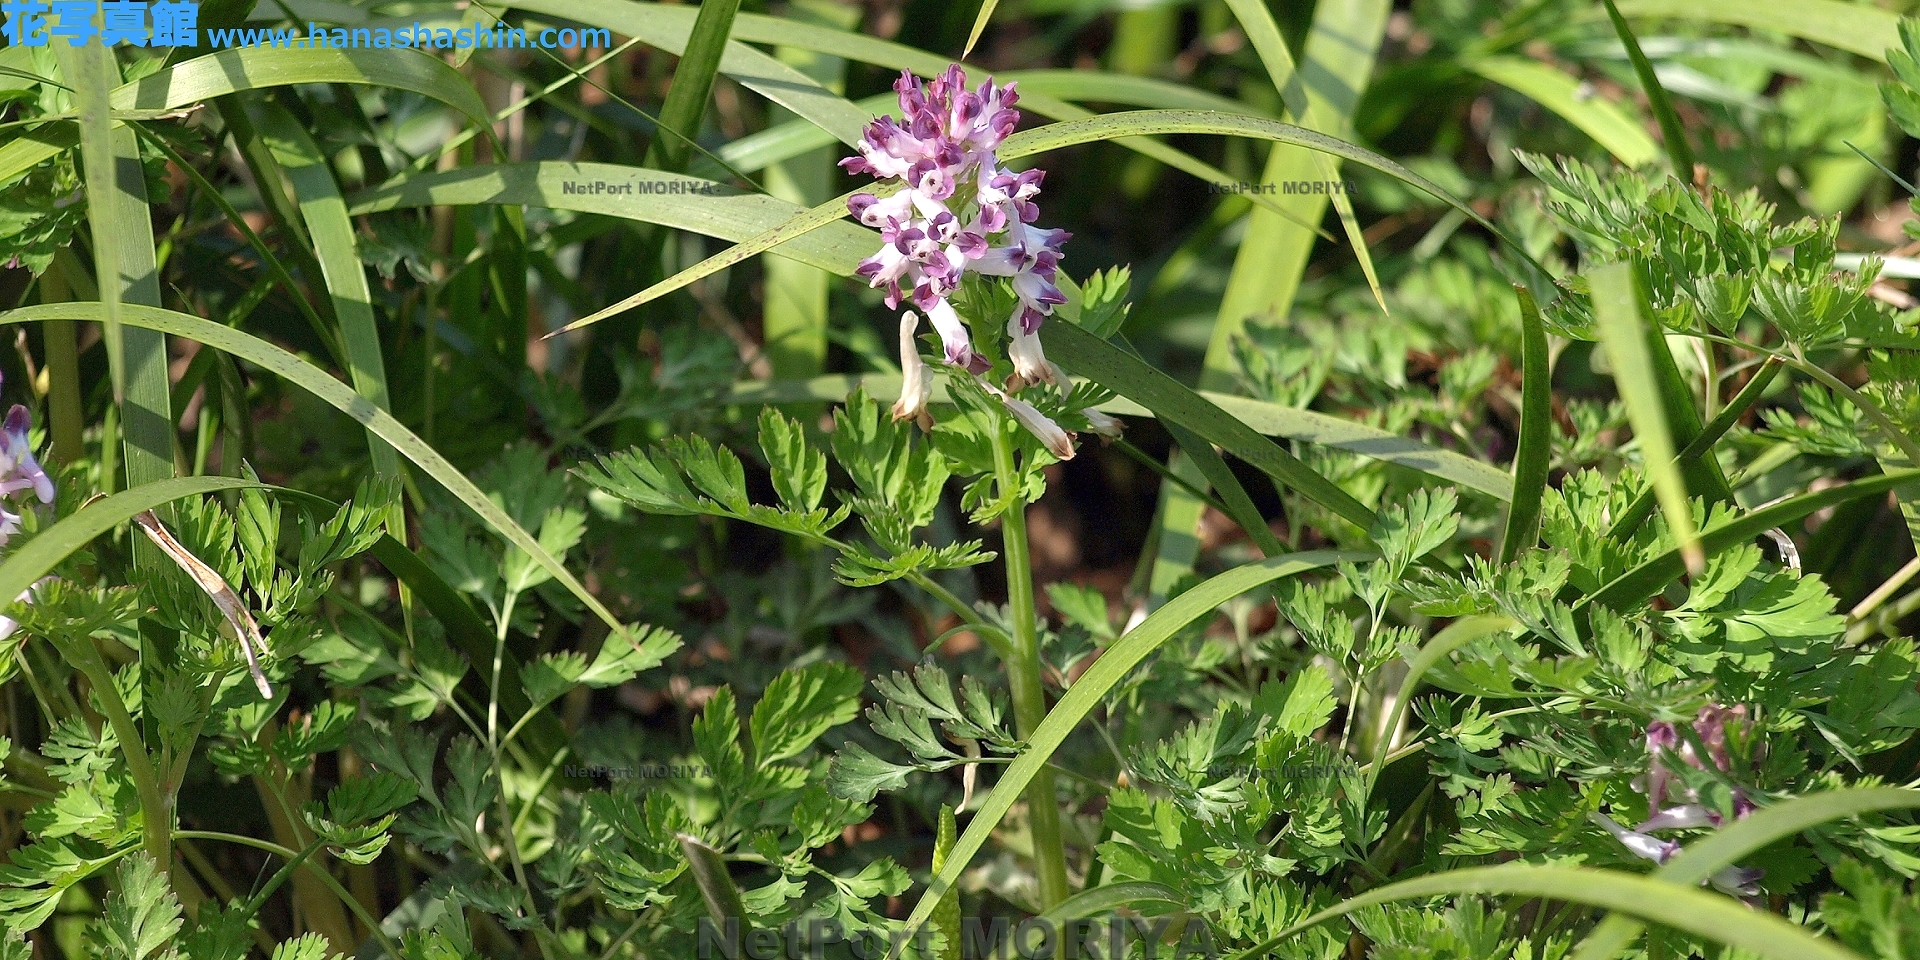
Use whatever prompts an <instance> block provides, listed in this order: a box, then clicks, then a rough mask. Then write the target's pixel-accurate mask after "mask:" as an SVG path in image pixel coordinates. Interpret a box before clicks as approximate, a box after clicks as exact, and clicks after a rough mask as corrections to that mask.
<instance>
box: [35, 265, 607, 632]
mask: <svg viewBox="0 0 1920 960" xmlns="http://www.w3.org/2000/svg"><path fill="white" fill-rule="evenodd" d="M99 314H100V305H99V304H97V303H48V304H39V305H37V306H31V307H22V308H20V309H17V310H12V311H9V312H6V313H0V323H30V322H34V321H39V320H98V319H99ZM122 319H123V320H124V321H125V322H126V323H127V325H128V326H130V327H140V328H143V329H147V330H153V331H157V332H160V333H165V334H169V335H171V336H176V337H185V338H187V339H188V340H192V341H194V342H196V343H200V344H203V345H205V346H208V347H212V348H213V349H215V350H220V351H222V352H224V353H228V354H232V355H233V356H235V357H238V358H240V359H242V360H245V361H247V362H248V363H251V364H253V365H254V366H257V367H260V368H261V369H263V370H266V371H267V372H269V373H272V374H273V375H275V376H278V377H280V378H282V379H284V380H286V381H288V382H290V383H292V384H293V385H294V386H296V387H299V388H300V389H302V390H305V391H306V392H308V393H310V394H312V395H313V396H314V397H315V398H316V399H319V400H321V401H323V402H325V403H326V404H327V405H329V406H331V407H333V408H334V409H336V410H339V411H340V412H342V413H344V414H346V415H347V416H349V417H352V418H353V419H354V420H355V421H356V422H358V423H360V424H361V425H362V426H364V427H366V428H367V429H368V430H369V431H370V432H372V433H373V434H374V435H375V436H378V437H379V438H380V439H382V440H385V441H386V442H387V443H389V444H392V445H393V446H394V448H395V449H397V450H399V451H400V453H401V454H402V455H404V456H405V457H406V458H407V459H408V460H411V461H413V464H414V465H415V466H417V467H419V468H420V470H421V472H423V473H425V474H426V475H427V476H430V477H432V478H433V479H434V480H436V481H438V482H439V484H440V485H441V486H443V487H445V488H446V489H447V491H448V492H449V493H452V494H453V495H454V497H455V498H457V499H458V500H459V501H460V502H461V503H463V504H466V506H467V507H468V508H469V509H471V510H472V511H473V512H474V513H475V514H476V515H478V516H479V518H480V520H481V521H482V522H484V523H485V524H486V525H487V526H489V527H491V528H493V530H494V532H495V533H498V534H499V535H500V536H501V537H502V538H504V539H505V540H506V541H507V542H509V543H511V544H513V545H514V546H515V547H518V548H519V549H521V550H522V551H524V552H525V553H526V554H527V556H529V557H531V558H532V559H533V561H534V562H535V563H537V564H539V565H540V567H541V568H542V569H544V570H546V571H547V572H548V573H550V574H552V575H553V578H554V580H556V581H558V582H559V583H560V585H561V586H562V587H564V588H566V590H567V591H568V592H570V593H572V594H573V595H574V596H576V597H578V598H579V599H580V602H581V603H583V604H585V605H586V607H587V609H588V610H590V611H592V612H593V614H594V616H596V617H599V618H600V619H601V620H602V621H603V622H605V623H606V624H607V625H608V626H610V627H612V628H613V629H614V631H615V632H616V633H621V632H623V631H624V630H625V627H624V626H623V625H622V624H621V623H620V621H619V619H618V618H617V617H615V616H614V615H613V611H611V610H609V609H607V607H606V605H605V604H603V603H601V602H600V598H598V597H596V596H594V595H593V593H592V592H591V591H589V590H588V589H587V588H586V585H585V584H582V583H581V582H580V581H579V580H578V579H577V578H575V577H574V575H573V574H572V573H571V572H569V571H568V570H567V568H566V566H565V565H564V564H562V563H561V562H560V561H559V560H558V559H557V558H555V557H554V556H553V554H552V553H550V552H548V551H547V549H546V548H545V547H542V546H541V545H540V542H539V541H538V540H536V539H534V537H533V535H532V534H530V533H528V532H527V531H526V529H525V528H524V527H521V526H520V525H519V524H518V523H516V522H515V521H514V519H513V518H512V517H511V516H508V515H507V513H506V511H504V510H502V509H501V508H500V507H499V505H497V504H495V503H494V502H493V501H492V500H491V499H490V498H488V496H487V495H486V493H485V492H484V491H482V490H481V489H480V488H479V487H477V486H475V485H474V483H473V481H471V480H469V479H467V477H466V474H464V473H462V472H461V471H460V469H459V468H457V467H455V466H454V465H453V464H452V463H449V462H448V461H447V459H446V458H445V457H443V456H441V455H440V452H439V451H437V450H435V449H433V447H431V446H429V445H428V444H427V443H426V442H425V441H423V440H421V439H420V438H419V437H418V436H417V435H415V434H414V433H413V431H411V430H408V429H407V428H406V427H405V426H404V425H403V424H401V423H400V421H398V420H395V419H394V418H393V416H392V415H391V414H389V413H387V412H386V411H384V410H381V409H380V408H378V407H376V406H374V405H373V404H371V403H369V402H367V399H366V398H365V397H362V396H360V395H359V394H357V393H355V392H353V390H352V388H350V387H348V386H347V385H346V384H343V383H341V382H340V381H338V380H335V379H334V378H333V377H331V376H329V375H328V374H327V373H326V371H324V370H321V369H320V368H318V367H316V366H314V365H312V364H310V363H308V362H306V361H304V360H302V359H300V358H299V357H297V356H295V355H293V354H292V353H289V352H287V351H286V350H283V349H281V348H280V347H277V346H275V345H273V344H271V343H268V342H267V341H265V340H262V339H260V338H259V337H255V336H253V335H251V334H248V333H243V332H241V331H239V330H235V329H232V328H231V327H227V326H223V325H221V324H219V323H215V322H213V321H211V320H203V319H201V318H199V317H195V316H189V315H187V314H184V313H176V312H174V311H172V310H162V309H159V308H157V307H145V306H134V305H132V304H129V305H127V306H126V308H125V309H124V311H123V315H122Z"/></svg>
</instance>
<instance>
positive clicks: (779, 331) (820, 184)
mask: <svg viewBox="0 0 1920 960" xmlns="http://www.w3.org/2000/svg"><path fill="white" fill-rule="evenodd" d="M787 15H788V16H790V17H794V18H798V19H814V20H830V22H831V23H833V24H834V25H837V26H840V27H852V26H854V25H856V24H858V23H859V20H860V16H861V14H860V11H859V10H858V9H857V8H855V7H850V6H840V5H833V4H814V5H805V4H795V5H793V6H791V7H789V8H788V11H787ZM774 55H775V56H776V57H777V58H779V59H780V61H781V62H783V63H786V64H788V65H790V66H792V67H793V68H794V69H795V70H798V71H800V72H801V73H803V74H806V75H807V77H808V78H809V79H811V80H813V81H814V82H815V83H818V84H820V85H821V86H823V87H825V88H827V89H828V90H831V91H833V92H834V93H843V92H844V91H845V87H846V83H845V80H846V77H845V75H846V69H847V62H846V60H844V59H842V58H840V57H836V56H833V55H831V54H824V53H817V52H814V51H811V50H797V49H794V48H791V47H781V48H778V49H776V50H775V51H774ZM769 113H770V115H769V117H768V120H767V122H768V124H769V125H770V126H777V125H779V124H778V123H777V121H778V120H779V119H780V118H783V117H786V118H791V119H790V120H788V122H789V123H794V124H801V125H805V126H808V127H811V126H813V124H812V122H811V121H809V120H807V119H805V118H804V117H794V116H793V114H792V112H791V111H788V110H786V109H784V108H779V107H775V108H772V109H771V110H770V111H769ZM821 132H822V134H824V131H821ZM837 146H838V144H837V143H836V142H835V141H834V140H832V139H827V140H824V141H822V142H820V143H819V144H818V145H817V146H816V147H815V148H814V149H812V150H810V151H807V152H805V153H802V154H798V155H795V156H793V157H790V158H785V159H783V160H782V161H781V162H780V163H776V164H772V165H769V166H766V168H765V169H766V173H765V175H764V177H763V182H764V186H765V188H766V191H767V192H768V193H770V194H772V195H774V196H777V197H780V198H781V199H783V200H788V201H791V202H792V203H795V204H801V205H806V206H812V205H813V204H817V203H819V202H821V201H823V200H825V199H827V198H828V197H830V196H832V195H833V186H834V175H835V173H836V172H837V171H838V168H837V167H836V166H835V162H836V161H837V160H838V159H839V157H838V156H837V153H838V152H839V151H837V150H835V149H834V148H835V147H837ZM763 269H764V270H765V271H766V285H765V290H766V302H765V304H764V306H763V308H762V310H761V314H760V326H761V335H760V342H761V349H762V350H764V351H765V352H766V356H767V361H768V366H769V367H770V368H771V369H770V371H769V372H771V374H772V375H773V376H775V377H782V378H788V377H811V376H816V375H818V374H819V373H820V372H821V370H822V369H824V368H825V365H826V359H827V334H828V327H829V315H828V308H829V298H830V295H831V291H832V288H833V278H832V274H830V273H828V272H827V271H823V270H821V269H819V268H817V267H808V266H803V265H800V264H797V263H794V262H793V261H791V260H788V259H786V258H784V257H775V258H773V259H771V260H768V261H767V262H766V264H765V265H764V267H763Z"/></svg>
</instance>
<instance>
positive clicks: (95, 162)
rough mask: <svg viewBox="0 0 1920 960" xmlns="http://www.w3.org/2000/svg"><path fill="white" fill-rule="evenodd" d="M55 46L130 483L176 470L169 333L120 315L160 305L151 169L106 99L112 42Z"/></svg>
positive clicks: (148, 553) (144, 551) (139, 549)
mask: <svg viewBox="0 0 1920 960" xmlns="http://www.w3.org/2000/svg"><path fill="white" fill-rule="evenodd" d="M53 46H54V52H55V55H56V56H58V57H59V58H60V67H61V70H62V72H64V73H66V74H67V75H68V76H69V77H72V78H74V79H75V80H76V81H77V82H76V83H75V87H76V88H77V89H78V95H79V99H80V104H81V115H82V121H81V124H80V137H81V141H82V144H83V145H82V148H81V159H82V161H83V169H84V170H85V174H86V181H87V204H88V207H87V219H88V221H89V223H90V224H91V226H92V231H93V256H94V270H95V273H96V274H97V276H96V278H95V284H96V286H97V288H98V290H99V294H100V304H99V306H100V313H101V315H100V316H99V317H98V318H97V319H99V320H100V321H101V322H102V325H103V326H104V327H105V328H106V331H107V335H108V337H109V338H110V339H109V341H108V343H107V347H108V358H107V359H108V363H109V366H110V368H112V370H113V379H114V384H113V386H114V399H115V401H116V404H117V405H118V406H119V407H120V424H121V444H122V447H123V450H124V459H123V461H122V469H123V470H124V471H125V473H126V477H127V488H128V489H133V488H134V487H138V486H141V485H143V484H147V483H152V482H154V481H157V480H165V479H168V478H170V477H172V476H173V475H174V450H173V447H174V422H173V413H172V397H171V396H170V391H169V385H168V377H167V341H166V338H165V337H164V336H161V335H160V334H158V333H155V332H152V331H147V330H139V331H134V330H128V329H126V327H125V325H124V323H123V322H122V321H123V320H124V315H125V312H126V309H127V307H129V306H133V305H143V306H150V307H158V306H159V305H160V269H159V266H158V264H157V263H156V262H155V258H154V245H153V219H152V214H151V213H150V212H149V210H148V208H147V178H146V174H145V172H144V171H143V170H142V169H141V166H140V145H139V143H138V141H137V140H136V139H135V137H134V134H133V130H132V129H131V128H129V127H125V126H120V127H114V126H112V120H111V118H109V117H108V116H107V112H106V109H105V108H104V106H103V101H104V100H106V99H107V98H108V94H107V90H108V88H109V87H110V86H111V85H112V84H113V83H115V82H117V81H118V80H119V77H120V74H119V69H120V68H119V64H118V62H117V61H116V60H115V59H114V56H113V52H112V50H111V48H108V47H104V46H100V45H97V44H94V45H89V46H85V47H77V48H76V47H71V46H68V45H65V44H54V45H53ZM116 351H117V352H116ZM134 556H135V558H136V561H137V563H138V564H139V565H140V566H141V567H142V568H146V567H147V566H149V565H150V564H158V563H160V562H162V557H161V556H160V555H159V553H158V552H156V551H155V550H154V549H153V548H151V547H150V546H148V545H145V544H140V545H138V546H136V547H135V551H134Z"/></svg>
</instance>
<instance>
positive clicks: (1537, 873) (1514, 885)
mask: <svg viewBox="0 0 1920 960" xmlns="http://www.w3.org/2000/svg"><path fill="white" fill-rule="evenodd" d="M1475 893H1481V894H1506V895H1510V896H1518V897H1532V898H1539V899H1543V900H1561V901H1565V902H1567V903H1577V904H1583V905H1585V906H1589V907H1600V908H1604V909H1607V910H1614V911H1618V912H1622V913H1628V914H1632V915H1633V916H1636V917H1639V918H1641V919H1643V920H1646V921H1649V922H1653V923H1658V924H1660V925H1662V926H1666V927H1671V928H1672V929H1675V930H1679V931H1682V932H1685V933H1690V934H1693V935H1694V936H1696V937H1699V938H1700V939H1702V940H1705V941H1708V942H1710V943H1724V944H1727V945H1728V946H1732V947H1738V948H1741V949H1743V950H1745V951H1750V952H1751V953H1752V954H1753V955H1754V956H1758V957H1762V958H1765V960H1862V958H1861V957H1860V956H1859V954H1856V953H1854V952H1853V951H1851V950H1848V949H1847V948H1845V947H1843V946H1841V945H1840V944H1838V943H1836V942H1834V941H1832V940H1828V939H1825V938H1823V937H1818V936H1815V935H1814V934H1812V933H1809V932H1808V931H1807V929H1806V928H1805V927H1801V926H1797V925H1795V924H1792V923H1788V922H1787V921H1786V920H1784V919H1782V918H1780V917H1778V916H1776V915H1774V914H1771V913H1767V912H1765V911H1762V910H1755V909H1753V908H1751V907H1749V906H1747V905H1746V904H1744V903H1742V902H1740V901H1738V900H1735V899H1733V898H1732V897H1724V896H1721V895H1719V894H1716V893H1707V892H1706V891H1703V890H1699V889H1696V888H1693V887H1682V886H1676V885H1674V884H1670V883H1667V882H1665V881H1663V880H1655V879H1653V878H1651V877H1646V876H1642V875H1640V874H1635V873H1627V872H1626V871H1623V870H1596V869H1593V868H1591V867H1545V866H1535V865H1532V864H1523V863H1509V864H1502V865H1500V866H1496V867H1469V868H1467V869H1462V870H1445V871H1441V872H1439V873H1435V874H1431V875H1429V876H1425V877H1418V878H1415V879H1412V880H1403V881H1401V882H1399V883H1391V884H1388V885H1386V886H1384V887H1377V888H1375V889H1372V890H1369V891H1367V892H1366V893H1362V894H1359V895H1358V896H1353V897H1348V898H1347V899H1345V900H1342V901H1340V902H1339V903H1337V904H1335V905H1333V906H1331V907H1328V908H1327V909H1325V910H1321V911H1319V912H1318V913H1315V914H1313V915H1312V916H1310V917H1308V918H1306V919H1305V920H1302V921H1300V922H1299V923H1296V924H1294V925H1293V926H1290V927H1288V928H1287V929H1285V930H1282V931H1280V932H1279V933H1277V934H1275V935H1273V936H1272V937H1269V938H1268V939H1266V940H1265V941H1263V942H1261V943H1260V944H1258V945H1257V946H1254V947H1251V948H1249V949H1247V950H1243V951H1240V952H1239V953H1236V954H1233V955H1232V956H1231V958H1230V960H1254V958H1257V957H1264V956H1267V955H1268V954H1269V953H1270V952H1272V951H1273V949H1274V948H1275V947H1277V946H1278V945H1280V944H1281V943H1284V942H1286V940H1287V939H1289V938H1291V937H1293V936H1294V935H1295V934H1298V933H1301V932H1303V931H1305V930H1308V929H1311V928H1313V927H1316V926H1319V925H1320V924H1323V923H1326V922H1327V921H1329V920H1336V919H1339V918H1340V917H1344V916H1347V915H1349V914H1352V913H1355V912H1357V911H1360V910H1364V909H1366V908H1367V907H1371V906H1374V905H1376V904H1381V903H1391V902H1393V901H1396V900H1416V899H1427V898H1431V897H1458V896H1464V895H1467V894H1475Z"/></svg>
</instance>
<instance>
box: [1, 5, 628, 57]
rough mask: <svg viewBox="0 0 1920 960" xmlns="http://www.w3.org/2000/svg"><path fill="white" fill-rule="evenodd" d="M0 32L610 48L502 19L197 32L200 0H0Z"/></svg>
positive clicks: (85, 37)
mask: <svg viewBox="0 0 1920 960" xmlns="http://www.w3.org/2000/svg"><path fill="white" fill-rule="evenodd" d="M0 14H4V15H5V23H4V25H0V33H4V34H5V36H6V39H7V43H8V45H10V46H11V45H18V46H27V47H42V46H46V45H47V44H48V43H51V42H53V41H56V40H58V41H63V42H65V43H66V44H67V45H68V46H73V47H79V46H85V45H86V44H89V43H96V42H97V43H101V44H105V45H107V46H114V45H117V44H127V45H131V46H136V47H147V46H154V47H168V46H177V47H192V46H199V44H200V39H201V36H202V34H204V35H205V37H206V41H207V45H208V46H211V47H214V48H217V49H225V48H234V47H282V48H287V49H339V50H347V49H400V48H411V49H416V50H467V49H482V50H485V49H495V48H497V49H526V48H535V47H544V48H549V49H559V48H566V47H610V46H612V45H613V33H612V32H611V31H608V30H602V29H592V28H580V29H576V28H573V27H545V28H541V29H537V30H527V29H524V28H521V27H509V26H507V25H506V24H504V23H496V24H493V25H492V26H490V27H489V26H479V25H473V24H468V25H465V26H460V27H446V26H428V25H427V24H424V23H420V22H418V21H415V22H414V23H413V24H412V25H410V26H390V27H325V26H321V25H320V24H317V23H312V22H309V23H308V24H307V26H306V29H305V30H301V29H299V28H297V27H219V28H208V29H205V30H202V29H201V27H200V4H199V3H197V2H194V0H155V2H146V0H5V2H4V3H0Z"/></svg>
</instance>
